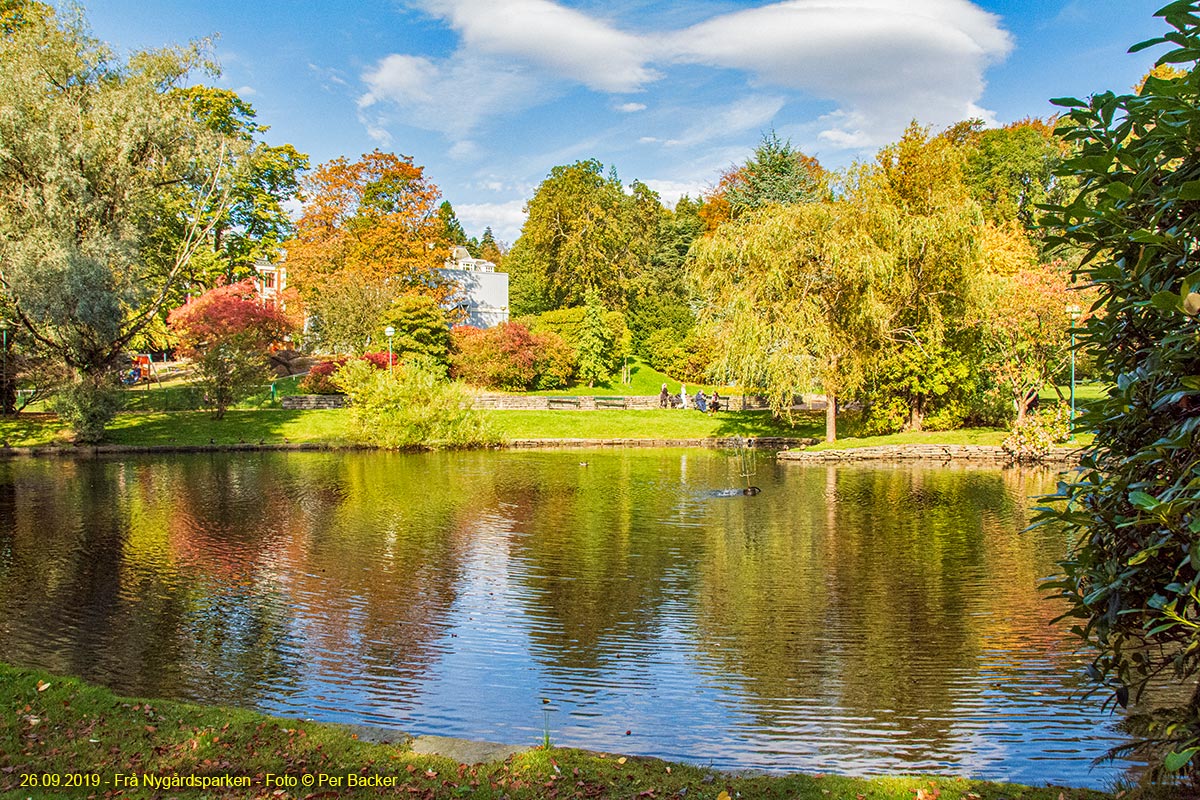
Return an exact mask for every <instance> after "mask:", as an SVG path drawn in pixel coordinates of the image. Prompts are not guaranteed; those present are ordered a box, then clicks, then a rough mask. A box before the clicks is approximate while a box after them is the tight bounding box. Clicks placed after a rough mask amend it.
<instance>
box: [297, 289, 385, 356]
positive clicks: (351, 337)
mask: <svg viewBox="0 0 1200 800" xmlns="http://www.w3.org/2000/svg"><path fill="white" fill-rule="evenodd" d="M392 299H393V297H392V290H391V289H390V287H389V286H388V285H387V284H386V283H385V282H384V281H379V280H374V279H372V278H371V277H370V276H369V275H363V274H362V273H358V272H353V271H350V270H344V271H341V272H336V273H334V274H332V275H330V276H328V277H327V278H326V279H325V280H324V281H323V282H322V284H321V286H320V289H319V291H316V290H314V291H312V292H310V293H309V295H308V301H307V303H306V304H305V308H306V310H307V312H308V330H307V332H306V334H305V337H306V340H307V341H308V342H309V343H310V344H311V345H314V346H316V347H317V348H319V349H320V350H323V351H327V352H330V353H350V354H352V355H361V354H363V353H365V352H366V351H367V350H368V349H369V348H370V347H371V346H372V345H377V344H378V343H379V337H380V335H381V334H380V332H381V331H382V330H383V328H384V326H383V325H381V324H380V321H381V320H382V319H383V315H384V313H385V312H386V311H387V310H388V308H389V307H391V304H392Z"/></svg>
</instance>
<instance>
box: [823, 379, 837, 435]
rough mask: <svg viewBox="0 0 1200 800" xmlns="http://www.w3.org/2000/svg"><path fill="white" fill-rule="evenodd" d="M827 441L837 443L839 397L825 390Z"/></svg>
mask: <svg viewBox="0 0 1200 800" xmlns="http://www.w3.org/2000/svg"><path fill="white" fill-rule="evenodd" d="M825 441H827V442H836V441H837V395H836V394H834V393H833V392H831V391H829V390H828V389H826V390H825Z"/></svg>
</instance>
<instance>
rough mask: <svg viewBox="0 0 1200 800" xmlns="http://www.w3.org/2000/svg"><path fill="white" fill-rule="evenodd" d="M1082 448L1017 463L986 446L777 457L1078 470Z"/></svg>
mask: <svg viewBox="0 0 1200 800" xmlns="http://www.w3.org/2000/svg"><path fill="white" fill-rule="evenodd" d="M1083 452H1084V448H1082V447H1078V446H1076V447H1053V448H1051V449H1050V452H1048V453H1047V454H1046V455H1045V456H1043V457H1042V458H1040V459H1037V460H1028V461H1027V460H1020V461H1018V460H1017V459H1014V458H1013V457H1012V455H1011V454H1010V453H1009V452H1008V451H1007V450H1005V449H1004V448H1003V447H1000V446H998V445H984V444H878V445H868V446H866V447H843V448H840V449H830V450H788V451H785V452H781V453H779V454H778V455H777V456H776V460H777V461H780V462H785V463H786V462H791V463H799V464H849V463H855V462H876V463H894V462H934V463H940V464H979V465H987V466H1017V467H1046V466H1078V465H1079V462H1080V460H1081V458H1082V457H1083Z"/></svg>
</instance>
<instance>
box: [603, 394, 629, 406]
mask: <svg viewBox="0 0 1200 800" xmlns="http://www.w3.org/2000/svg"><path fill="white" fill-rule="evenodd" d="M628 407H629V401H628V400H626V399H625V398H624V397H597V398H596V408H628Z"/></svg>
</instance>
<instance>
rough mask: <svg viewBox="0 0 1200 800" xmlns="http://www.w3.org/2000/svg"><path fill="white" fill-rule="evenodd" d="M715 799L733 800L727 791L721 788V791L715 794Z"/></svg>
mask: <svg viewBox="0 0 1200 800" xmlns="http://www.w3.org/2000/svg"><path fill="white" fill-rule="evenodd" d="M717 800H733V798H732V797H730V796H729V792H727V791H725V790H724V789H722V790H721V793H720V794H719V795H717Z"/></svg>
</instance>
